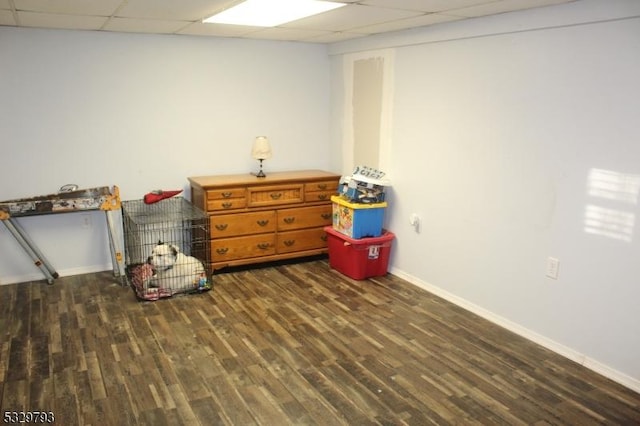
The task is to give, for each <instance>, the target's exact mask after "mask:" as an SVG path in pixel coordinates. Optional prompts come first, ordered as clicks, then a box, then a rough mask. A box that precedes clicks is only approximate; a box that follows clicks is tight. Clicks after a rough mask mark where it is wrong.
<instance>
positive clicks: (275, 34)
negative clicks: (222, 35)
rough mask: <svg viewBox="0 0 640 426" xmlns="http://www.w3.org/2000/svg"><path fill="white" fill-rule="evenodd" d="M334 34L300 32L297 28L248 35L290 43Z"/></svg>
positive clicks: (261, 31)
mask: <svg viewBox="0 0 640 426" xmlns="http://www.w3.org/2000/svg"><path fill="white" fill-rule="evenodd" d="M328 34H332V32H331V31H320V30H299V29H295V28H280V27H274V28H266V29H263V30H259V31H256V32H254V33H251V34H248V35H249V36H250V37H254V36H255V37H258V38H261V39H267V40H289V41H302V40H307V39H310V38H314V37H321V36H326V35H328Z"/></svg>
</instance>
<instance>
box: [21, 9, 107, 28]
mask: <svg viewBox="0 0 640 426" xmlns="http://www.w3.org/2000/svg"><path fill="white" fill-rule="evenodd" d="M18 19H19V20H20V25H21V26H24V27H37V28H58V29H72V30H99V29H100V28H102V26H103V25H104V23H105V22H107V19H108V18H105V17H101V16H80V15H56V14H53V13H37V12H20V11H18Z"/></svg>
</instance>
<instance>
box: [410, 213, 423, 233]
mask: <svg viewBox="0 0 640 426" xmlns="http://www.w3.org/2000/svg"><path fill="white" fill-rule="evenodd" d="M409 224H410V225H411V226H413V229H414V231H416V232H420V216H418V214H417V213H412V214H411V216H409Z"/></svg>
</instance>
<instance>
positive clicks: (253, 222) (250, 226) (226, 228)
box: [210, 209, 331, 238]
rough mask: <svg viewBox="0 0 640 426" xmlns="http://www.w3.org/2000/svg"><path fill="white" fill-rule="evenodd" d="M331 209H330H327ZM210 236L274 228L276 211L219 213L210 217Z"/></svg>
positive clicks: (221, 236) (256, 231) (254, 232)
mask: <svg viewBox="0 0 640 426" xmlns="http://www.w3.org/2000/svg"><path fill="white" fill-rule="evenodd" d="M329 210H331V209H329ZM210 223H211V226H210V228H211V238H227V237H235V236H239V235H249V234H261V233H264V232H273V231H275V230H276V212H275V211H273V210H268V211H264V212H256V213H236V214H221V215H214V216H211V217H210Z"/></svg>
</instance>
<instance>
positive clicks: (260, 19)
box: [202, 0, 346, 27]
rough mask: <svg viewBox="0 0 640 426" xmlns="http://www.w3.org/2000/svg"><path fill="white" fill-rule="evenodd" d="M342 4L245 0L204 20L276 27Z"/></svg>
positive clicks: (342, 4) (295, 0)
mask: <svg viewBox="0 0 640 426" xmlns="http://www.w3.org/2000/svg"><path fill="white" fill-rule="evenodd" d="M342 6H346V3H335V2H331V1H321V0H245V1H243V2H242V3H240V4H238V5H236V6H233V7H231V8H229V9H225V10H223V11H222V12H220V13H218V14H216V15H213V16H211V17H209V18H207V19H205V20H203V21H202V22H205V23H214V24H232V25H249V26H253V27H275V26H277V25H280V24H284V23H285V22H291V21H295V20H296V19H301V18H306V17H307V16H311V15H317V14H318V13H322V12H326V11H328V10H332V9H336V8H338V7H342Z"/></svg>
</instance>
